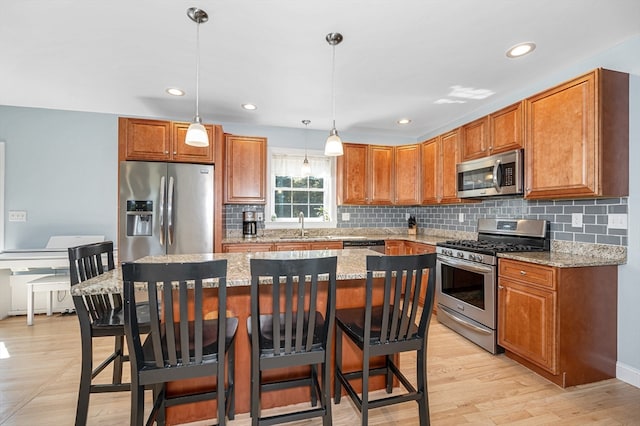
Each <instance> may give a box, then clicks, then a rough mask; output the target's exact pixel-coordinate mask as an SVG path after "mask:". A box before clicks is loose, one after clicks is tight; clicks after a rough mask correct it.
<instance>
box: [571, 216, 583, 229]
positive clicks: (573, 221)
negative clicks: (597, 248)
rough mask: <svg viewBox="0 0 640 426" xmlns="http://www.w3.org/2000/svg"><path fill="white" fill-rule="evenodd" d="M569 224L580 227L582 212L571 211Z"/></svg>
mask: <svg viewBox="0 0 640 426" xmlns="http://www.w3.org/2000/svg"><path fill="white" fill-rule="evenodd" d="M571 226H572V227H573V228H582V213H571Z"/></svg>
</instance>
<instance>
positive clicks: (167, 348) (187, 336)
mask: <svg viewBox="0 0 640 426" xmlns="http://www.w3.org/2000/svg"><path fill="white" fill-rule="evenodd" d="M226 276H227V261H226V260H224V259H223V260H213V261H207V262H198V263H125V264H123V265H122V277H123V281H124V303H125V308H124V311H125V332H126V336H127V344H128V346H129V351H130V354H129V356H130V359H131V425H142V424H143V420H144V390H145V387H147V388H149V387H151V388H152V389H153V394H154V405H153V409H152V411H151V414H150V415H149V418H148V419H147V422H146V423H147V424H151V423H153V422H154V421H156V422H157V423H158V424H159V425H162V424H164V421H165V409H166V407H171V406H175V405H180V404H186V403H192V402H200V401H205V400H209V399H215V400H216V401H217V419H218V424H220V425H224V424H225V422H226V417H227V416H228V417H229V419H233V418H234V411H235V404H234V398H235V396H234V378H235V374H234V357H235V353H234V349H235V340H234V338H235V335H236V331H237V329H238V319H237V318H235V317H232V316H228V314H227V282H226ZM205 280H211V281H213V282H216V281H217V289H218V297H217V304H218V307H217V312H214V313H210V312H204V311H205V306H204V304H203V300H204V299H203V297H204V296H203V294H204V292H203V281H205ZM134 283H135V284H134ZM136 285H144V286H145V287H146V291H145V292H143V291H140V290H136V288H135V286H136ZM139 294H143V295H144V297H142V299H146V302H143V303H145V304H146V305H147V308H148V310H149V327H150V330H149V335H148V336H147V337H146V338H145V337H144V336H142V335H141V334H142V333H143V332H142V324H141V323H140V321H139V318H138V309H136V296H137V295H139ZM225 356H228V361H227V362H225ZM227 364H228V368H225V365H227ZM225 373H228V374H227V385H225ZM199 377H210V378H211V379H213V378H214V377H215V381H216V389H215V390H213V391H212V390H209V388H205V389H203V390H201V391H199V392H197V393H191V394H189V395H177V396H169V395H167V392H166V385H167V383H168V382H172V381H177V380H184V379H194V378H199Z"/></svg>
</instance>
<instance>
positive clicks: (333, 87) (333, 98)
mask: <svg viewBox="0 0 640 426" xmlns="http://www.w3.org/2000/svg"><path fill="white" fill-rule="evenodd" d="M332 47H333V58H332V61H331V62H332V64H331V102H332V106H331V111H332V119H333V128H334V129H335V128H336V45H335V44H334V45H333V46H332Z"/></svg>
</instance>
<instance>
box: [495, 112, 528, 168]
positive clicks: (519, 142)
mask: <svg viewBox="0 0 640 426" xmlns="http://www.w3.org/2000/svg"><path fill="white" fill-rule="evenodd" d="M523 105H524V102H523V101H520V102H518V103H515V104H513V105H509V106H508V107H506V108H502V109H501V110H500V111H496V112H494V113H492V114H489V155H493V154H499V153H501V152H506V151H511V150H514V149H520V148H522V147H523V146H524V134H523V133H524V132H523V129H522V128H523V125H522V121H523V119H524V117H523V113H522V110H523Z"/></svg>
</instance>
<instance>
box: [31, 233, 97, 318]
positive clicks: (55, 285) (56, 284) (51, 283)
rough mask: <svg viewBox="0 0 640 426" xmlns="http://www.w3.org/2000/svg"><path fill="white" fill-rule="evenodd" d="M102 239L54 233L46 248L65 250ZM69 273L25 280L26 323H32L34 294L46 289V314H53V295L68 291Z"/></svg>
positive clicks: (93, 236) (91, 236) (69, 286)
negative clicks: (47, 295) (57, 292)
mask: <svg viewBox="0 0 640 426" xmlns="http://www.w3.org/2000/svg"><path fill="white" fill-rule="evenodd" d="M100 241H104V235H54V236H52V237H50V238H49V241H48V242H47V246H46V248H47V249H49V250H55V249H60V250H66V249H67V248H69V247H75V246H80V245H84V244H90V243H96V242H100ZM70 290H71V279H70V278H69V275H47V276H44V277H40V278H37V279H35V280H31V281H29V282H27V325H33V311H34V306H33V302H34V294H35V293H37V292H42V291H47V292H49V297H48V298H47V315H48V316H51V315H52V314H53V295H54V292H56V291H70Z"/></svg>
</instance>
